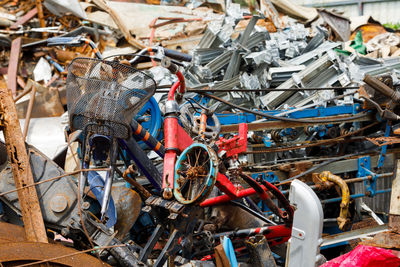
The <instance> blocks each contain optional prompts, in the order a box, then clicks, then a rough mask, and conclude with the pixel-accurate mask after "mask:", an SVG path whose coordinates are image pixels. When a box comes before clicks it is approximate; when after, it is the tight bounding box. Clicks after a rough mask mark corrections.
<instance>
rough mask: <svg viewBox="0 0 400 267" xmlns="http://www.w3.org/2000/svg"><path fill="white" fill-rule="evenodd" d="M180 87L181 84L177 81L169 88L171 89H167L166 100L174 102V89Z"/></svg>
mask: <svg viewBox="0 0 400 267" xmlns="http://www.w3.org/2000/svg"><path fill="white" fill-rule="evenodd" d="M180 85H181V83H180V82H179V81H177V82H176V83H174V84H173V85H172V87H171V89H169V93H168V100H174V95H175V92H176V89H178V87H179V86H180Z"/></svg>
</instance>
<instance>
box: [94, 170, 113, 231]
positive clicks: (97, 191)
mask: <svg viewBox="0 0 400 267" xmlns="http://www.w3.org/2000/svg"><path fill="white" fill-rule="evenodd" d="M88 183H89V190H90V191H92V192H93V194H94V195H95V197H96V199H97V201H98V202H99V204H100V205H101V203H102V202H103V196H104V190H103V189H104V180H103V178H101V176H100V174H99V173H98V172H95V171H89V172H88ZM106 214H107V217H108V220H107V223H106V226H107V227H108V228H110V227H112V226H113V225H114V224H115V223H116V222H117V210H116V209H115V205H114V200H113V198H112V197H110V202H109V205H108V210H107V213H106Z"/></svg>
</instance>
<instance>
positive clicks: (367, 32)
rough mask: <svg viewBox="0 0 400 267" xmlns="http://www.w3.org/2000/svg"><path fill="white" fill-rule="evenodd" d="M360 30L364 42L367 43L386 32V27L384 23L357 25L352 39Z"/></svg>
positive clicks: (351, 37)
mask: <svg viewBox="0 0 400 267" xmlns="http://www.w3.org/2000/svg"><path fill="white" fill-rule="evenodd" d="M358 31H361V34H362V37H363V41H364V43H367V42H368V41H369V40H371V39H372V38H374V37H375V36H377V35H379V34H382V33H385V32H386V30H385V28H384V27H383V26H382V25H380V24H374V23H368V24H364V25H361V26H359V27H357V28H356V29H355V30H354V32H353V34H352V35H351V36H350V40H354V38H355V37H356V34H357V32H358Z"/></svg>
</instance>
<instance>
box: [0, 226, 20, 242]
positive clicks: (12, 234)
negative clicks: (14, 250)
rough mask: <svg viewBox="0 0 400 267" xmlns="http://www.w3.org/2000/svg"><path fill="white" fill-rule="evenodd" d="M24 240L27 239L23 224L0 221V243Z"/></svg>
mask: <svg viewBox="0 0 400 267" xmlns="http://www.w3.org/2000/svg"><path fill="white" fill-rule="evenodd" d="M24 241H26V237H25V230H24V228H23V227H22V226H18V225H14V224H11V223H5V222H0V243H5V242H24Z"/></svg>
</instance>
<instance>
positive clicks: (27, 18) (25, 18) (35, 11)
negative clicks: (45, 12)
mask: <svg viewBox="0 0 400 267" xmlns="http://www.w3.org/2000/svg"><path fill="white" fill-rule="evenodd" d="M37 14H38V9H37V8H36V7H35V8H34V9H32V10H31V11H29V12H28V13H26V14H25V15H23V16H22V17H21V18H20V19H19V20H17V21H16V22H15V23H14V24H13V25H11V27H10V30H17V29H18V28H19V26H21V25H24V24H25V23H27V22H28V21H30V20H31V19H32V18H34V17H35V16H36V15H37Z"/></svg>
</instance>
